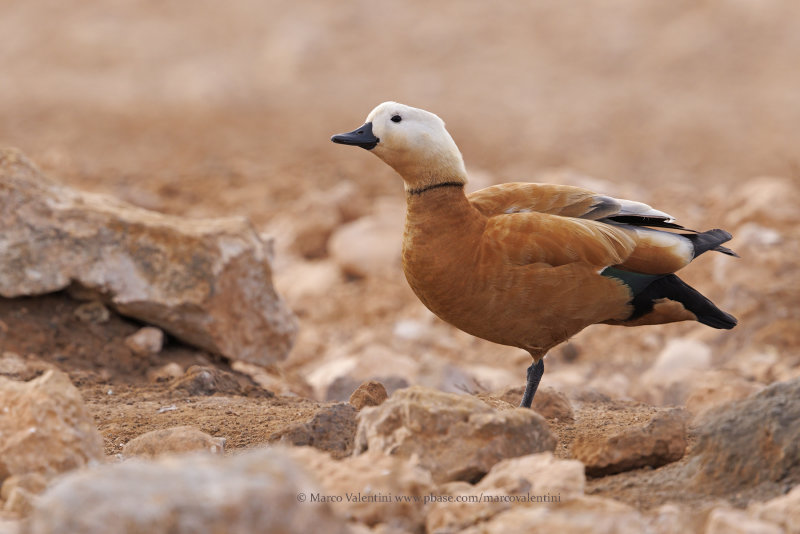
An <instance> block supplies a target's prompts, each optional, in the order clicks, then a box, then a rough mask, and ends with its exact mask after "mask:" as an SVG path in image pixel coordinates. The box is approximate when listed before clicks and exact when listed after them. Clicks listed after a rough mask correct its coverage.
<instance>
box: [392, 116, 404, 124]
mask: <svg viewBox="0 0 800 534" xmlns="http://www.w3.org/2000/svg"><path fill="white" fill-rule="evenodd" d="M401 120H403V117H401V116H400V115H394V116H392V122H400V121H401Z"/></svg>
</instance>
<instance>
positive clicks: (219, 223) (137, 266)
mask: <svg viewBox="0 0 800 534" xmlns="http://www.w3.org/2000/svg"><path fill="white" fill-rule="evenodd" d="M0 228H2V229H3V232H2V233H1V234H0V295H2V296H4V297H18V296H23V295H39V294H43V293H49V292H52V291H59V290H62V289H65V288H69V287H72V288H75V287H76V286H77V287H80V288H82V293H83V294H88V295H93V296H95V297H99V298H101V299H102V300H104V301H105V302H106V303H108V304H110V305H111V306H113V307H114V308H115V309H116V310H117V311H118V312H119V313H121V314H123V315H127V316H130V317H134V318H136V319H140V320H142V321H145V322H147V323H151V324H154V325H157V326H160V327H161V328H163V329H164V330H166V331H167V332H169V333H170V334H172V335H174V336H176V337H178V338H180V339H182V340H184V341H186V342H187V343H191V344H193V345H196V346H198V347H201V348H204V349H206V350H209V351H212V352H215V353H219V354H223V355H225V356H228V357H230V358H233V359H237V360H243V361H249V362H252V363H257V364H270V363H274V362H276V361H279V360H282V359H284V358H285V357H286V355H287V354H288V352H289V349H290V348H291V346H292V343H293V341H294V337H295V333H296V330H297V325H296V321H295V318H294V316H293V314H292V313H291V312H290V310H289V309H288V308H287V307H286V305H285V304H284V302H283V301H282V300H281V298H280V297H279V296H278V294H277V293H276V292H275V290H274V288H273V285H272V268H271V266H270V258H269V255H270V244H269V243H266V242H264V241H262V240H261V238H259V236H258V234H257V233H256V232H255V230H254V229H253V227H252V226H251V225H250V223H249V222H248V221H247V220H245V219H243V218H227V219H196V220H189V219H183V218H180V217H173V216H167V215H162V214H159V213H155V212H152V211H148V210H144V209H141V208H137V207H135V206H132V205H130V204H127V203H125V202H121V201H119V200H117V199H114V198H112V197H109V196H106V195H98V194H90V193H83V192H79V191H76V190H74V189H71V188H69V187H66V186H63V185H59V184H57V183H54V182H53V181H51V180H49V179H48V178H46V177H45V176H43V175H42V174H41V173H40V172H39V171H38V170H37V169H36V168H35V167H34V165H33V164H32V163H31V162H30V161H28V160H27V159H26V158H25V157H24V156H23V155H22V154H21V153H19V152H18V151H16V150H12V149H0ZM87 290H88V291H87Z"/></svg>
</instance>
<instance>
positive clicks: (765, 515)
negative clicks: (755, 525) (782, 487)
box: [747, 486, 800, 534]
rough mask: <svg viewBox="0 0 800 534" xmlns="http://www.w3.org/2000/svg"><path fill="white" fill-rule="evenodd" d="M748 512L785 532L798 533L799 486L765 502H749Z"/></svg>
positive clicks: (799, 526)
mask: <svg viewBox="0 0 800 534" xmlns="http://www.w3.org/2000/svg"><path fill="white" fill-rule="evenodd" d="M747 511H748V513H749V514H750V515H751V516H752V517H755V518H757V519H763V520H765V521H770V522H772V523H775V524H776V525H780V526H781V527H782V528H784V529H785V530H786V532H787V534H800V486H795V488H794V489H793V490H792V491H790V492H789V493H787V494H786V495H781V496H780V497H776V498H774V499H772V500H770V501H767V502H765V503H754V504H751V505H750V506H749V507H748V509H747Z"/></svg>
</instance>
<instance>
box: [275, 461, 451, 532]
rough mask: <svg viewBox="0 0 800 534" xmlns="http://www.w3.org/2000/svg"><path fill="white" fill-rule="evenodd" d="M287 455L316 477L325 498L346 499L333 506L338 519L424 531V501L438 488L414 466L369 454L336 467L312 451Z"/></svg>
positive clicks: (409, 530) (339, 463) (410, 530)
mask: <svg viewBox="0 0 800 534" xmlns="http://www.w3.org/2000/svg"><path fill="white" fill-rule="evenodd" d="M287 452H288V454H289V455H291V456H292V457H293V458H294V459H295V460H297V461H298V463H300V465H303V466H305V468H306V469H308V471H309V472H310V473H313V474H314V476H315V477H316V478H317V480H318V481H319V483H320V485H321V486H322V488H323V490H324V493H325V494H327V495H335V496H341V497H342V500H341V501H340V502H334V503H333V504H332V506H333V509H334V511H336V512H339V514H340V515H342V516H344V517H346V518H348V519H352V520H355V521H358V522H361V523H365V524H366V525H368V526H371V527H374V526H376V525H378V524H383V525H385V526H386V527H389V528H396V529H398V530H399V531H400V532H419V531H420V530H421V527H422V525H423V524H424V522H425V514H426V512H427V506H426V498H428V500H429V499H430V496H431V495H434V494H436V486H435V485H434V484H433V480H432V478H431V474H430V473H429V472H428V471H427V470H425V469H422V468H420V467H419V466H416V465H414V461H413V460H409V459H407V458H400V457H397V456H387V455H384V454H380V453H367V454H361V455H358V456H350V457H347V458H344V459H342V460H339V461H332V460H331V458H330V456H328V455H327V454H325V453H323V452H320V451H318V450H316V449H311V448H308V447H298V448H292V449H290V450H289V451H287ZM397 496H403V497H407V498H408V499H404V498H400V499H397V498H396V497H397ZM415 499H417V500H418V501H419V502H417V500H415Z"/></svg>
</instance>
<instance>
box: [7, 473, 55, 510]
mask: <svg viewBox="0 0 800 534" xmlns="http://www.w3.org/2000/svg"><path fill="white" fill-rule="evenodd" d="M46 487H47V479H46V478H45V477H44V476H43V475H41V474H40V473H35V472H34V473H26V474H24V475H13V476H10V477H8V478H7V479H6V480H5V482H3V486H2V488H0V499H2V500H3V501H5V504H4V505H3V510H4V511H6V512H10V513H13V514H16V515H18V516H26V515H28V514H29V513H30V511H31V509H32V508H33V502H34V500H35V499H36V495H38V494H39V493H41V492H43V491H44V489H45V488H46Z"/></svg>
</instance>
